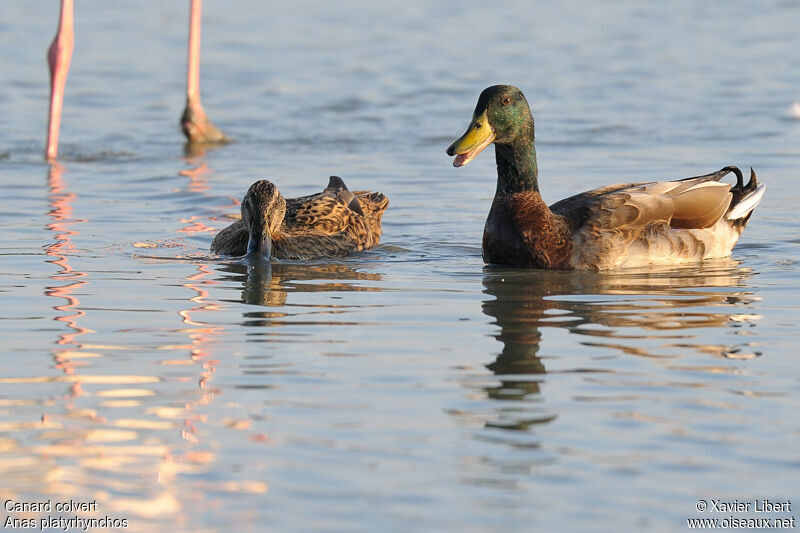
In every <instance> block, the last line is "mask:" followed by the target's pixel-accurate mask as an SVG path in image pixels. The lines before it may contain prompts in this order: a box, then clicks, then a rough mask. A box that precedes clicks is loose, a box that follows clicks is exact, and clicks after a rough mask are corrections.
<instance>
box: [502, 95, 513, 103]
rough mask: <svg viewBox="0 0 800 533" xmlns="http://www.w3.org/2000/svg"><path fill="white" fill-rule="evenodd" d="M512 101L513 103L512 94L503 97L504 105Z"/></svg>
mask: <svg viewBox="0 0 800 533" xmlns="http://www.w3.org/2000/svg"><path fill="white" fill-rule="evenodd" d="M510 103H511V97H510V96H506V97H504V98H503V105H508V104H510Z"/></svg>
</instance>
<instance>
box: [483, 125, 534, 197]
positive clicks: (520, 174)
mask: <svg viewBox="0 0 800 533" xmlns="http://www.w3.org/2000/svg"><path fill="white" fill-rule="evenodd" d="M494 156H495V159H496V160H497V191H496V194H513V193H518V192H525V191H536V192H539V180H538V178H539V167H538V166H537V165H536V147H535V146H534V144H533V138H532V136H531V138H529V139H523V140H521V141H517V142H514V143H512V144H495V145H494Z"/></svg>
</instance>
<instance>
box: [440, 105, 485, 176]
mask: <svg viewBox="0 0 800 533" xmlns="http://www.w3.org/2000/svg"><path fill="white" fill-rule="evenodd" d="M496 136H497V135H496V134H495V132H494V129H493V128H492V126H490V125H489V119H488V117H487V116H486V111H484V112H483V113H481V114H480V115H478V116H477V117H475V118H474V119H473V120H472V122H471V123H470V125H469V128H467V131H466V132H465V133H464V135H462V136H461V137H459V138H458V139H456V140H455V141H454V142H453V144H451V145H450V147H449V148H448V149H447V155H451V156H455V157H456V158H455V159H454V160H453V166H454V167H463V166H464V165H466V164H467V163H469V162H470V161H472V160H473V159H475V156H476V155H478V154H479V153H481V151H483V149H484V148H486V147H487V146H489V145H490V144H492V142H494V139H495V137H496Z"/></svg>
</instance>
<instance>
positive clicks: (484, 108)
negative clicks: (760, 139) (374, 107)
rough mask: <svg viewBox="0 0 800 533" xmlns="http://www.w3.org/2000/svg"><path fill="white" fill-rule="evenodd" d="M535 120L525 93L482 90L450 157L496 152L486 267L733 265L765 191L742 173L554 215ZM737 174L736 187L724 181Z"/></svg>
mask: <svg viewBox="0 0 800 533" xmlns="http://www.w3.org/2000/svg"><path fill="white" fill-rule="evenodd" d="M533 130H534V127H533V115H531V110H530V107H529V106H528V102H527V100H525V96H524V95H523V94H522V91H520V90H519V89H517V88H516V87H513V86H510V85H495V86H492V87H489V88H487V89H485V90H484V91H483V92H482V93H481V95H480V97H479V98H478V105H477V106H476V107H475V113H474V114H473V116H472V122H471V123H470V125H469V128H467V131H466V133H464V135H462V136H461V137H460V138H459V139H458V140H456V141H455V142H454V143H453V144H452V145H450V147H449V148H448V149H447V154H448V155H451V156H452V155H455V156H456V158H455V160H454V161H453V166H456V167H460V166H463V165H466V164H467V163H469V162H470V161H472V159H473V158H474V157H475V156H476V155H478V153H479V152H480V151H481V150H483V149H484V148H486V147H487V146H489V145H490V144H492V143H494V147H495V148H494V150H495V158H496V160H497V190H496V192H495V196H494V200H493V202H492V207H491V209H490V211H489V216H488V218H487V219H486V226H485V227H484V230H483V260H484V261H486V262H487V263H494V264H500V265H513V266H524V267H534V268H551V269H561V270H572V269H583V270H606V269H612V268H623V267H635V266H642V265H647V264H657V263H661V264H674V263H680V262H689V261H696V260H700V259H706V258H712V257H726V256H728V255H730V253H731V249H732V248H733V246H734V245H735V244H736V241H737V240H738V239H739V235H740V234H741V233H742V230H744V227H745V225H746V224H747V220H748V219H749V218H750V214H751V213H752V211H753V209H754V208H755V207H756V206H757V205H758V203H759V202H760V201H761V197H762V196H763V195H764V190H765V187H764V185H763V184H762V185H759V184H757V182H756V175H755V172H754V171H753V169H750V181H749V182H748V184H747V185H744V180H743V178H742V173H741V171H740V170H739V169H738V168H736V167H725V168H723V169H722V170H719V171H717V172H713V173H711V174H707V175H705V176H698V177H695V178H686V179H682V180H677V181H662V182H647V183H625V184H620V185H610V186H608V187H602V188H600V189H595V190H593V191H588V192H585V193H582V194H578V195H576V196H572V197H570V198H566V199H564V200H561V201H560V202H557V203H555V204H553V205H552V206H550V207H549V208H548V207H547V204H545V202H544V200H543V199H542V196H541V195H540V194H539V184H538V174H539V171H538V168H537V166H536V149H535V147H534V131H533ZM731 172H733V173H734V174H736V178H737V181H736V185H734V186H731V185H729V184H727V183H720V182H719V180H720V179H721V178H722V177H723V176H725V175H727V174H729V173H731Z"/></svg>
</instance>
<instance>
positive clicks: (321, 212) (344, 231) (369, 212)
mask: <svg viewBox="0 0 800 533" xmlns="http://www.w3.org/2000/svg"><path fill="white" fill-rule="evenodd" d="M388 205H389V199H388V198H386V197H385V196H384V195H383V194H381V193H379V192H368V191H356V192H355V193H352V192H350V190H349V189H348V188H347V185H345V184H344V181H342V178H340V177H338V176H331V177H330V182H329V183H328V186H327V187H326V188H325V190H324V191H322V192H320V193H317V194H312V195H310V196H303V197H301V198H289V199H284V198H283V196H281V193H280V192H278V188H277V187H276V186H275V185H274V184H273V183H272V182H269V181H267V180H260V181H257V182H255V183H254V184H252V185H251V186H250V188H249V189H248V190H247V194H245V195H244V198H243V199H242V218H241V219H240V220H237V221H236V222H234V223H233V224H231V225H230V226H228V227H227V228H225V229H223V230H222V231H220V232H219V233H218V234H217V236H216V237H214V240H213V242H212V243H211V251H212V252H213V253H216V254H221V255H245V254H247V255H259V256H264V257H266V258H267V259H269V258H270V257H271V256H275V257H277V258H279V259H318V258H321V257H337V256H345V255H348V254H350V253H351V252H355V251H360V250H364V249H365V248H370V247H372V246H375V245H376V244H378V243H379V242H380V238H381V218H382V217H383V212H384V211H385V210H386V207H387V206H388Z"/></svg>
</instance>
